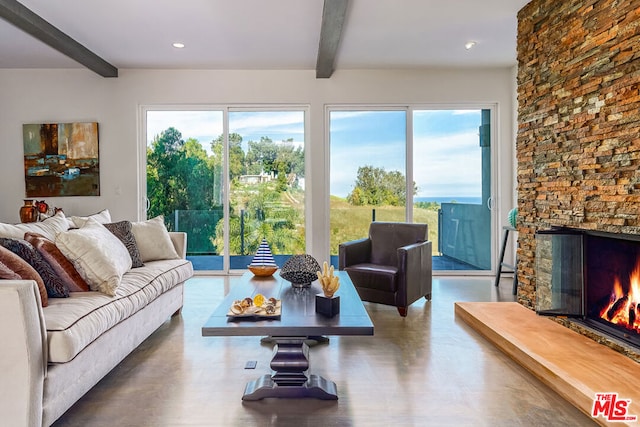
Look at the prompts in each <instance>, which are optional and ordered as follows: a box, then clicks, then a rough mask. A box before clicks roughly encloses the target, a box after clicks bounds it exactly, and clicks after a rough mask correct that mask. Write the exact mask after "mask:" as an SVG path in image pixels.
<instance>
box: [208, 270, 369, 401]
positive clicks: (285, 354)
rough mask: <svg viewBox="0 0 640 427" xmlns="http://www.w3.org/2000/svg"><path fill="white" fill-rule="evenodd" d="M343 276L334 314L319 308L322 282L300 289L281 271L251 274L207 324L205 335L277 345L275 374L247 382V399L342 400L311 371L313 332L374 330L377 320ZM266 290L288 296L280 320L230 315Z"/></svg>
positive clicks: (328, 383) (342, 274) (283, 298)
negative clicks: (309, 341)
mask: <svg viewBox="0 0 640 427" xmlns="http://www.w3.org/2000/svg"><path fill="white" fill-rule="evenodd" d="M336 274H337V275H338V276H339V277H340V289H339V290H338V292H337V293H336V295H339V296H340V313H339V314H338V315H336V316H334V317H332V318H328V317H325V316H323V315H321V314H318V313H316V311H315V296H316V294H321V293H322V289H321V287H320V285H319V284H318V281H317V280H316V281H315V282H313V283H312V285H311V287H310V288H294V287H292V286H291V283H289V282H287V281H286V280H284V279H283V278H281V277H280V276H279V274H278V272H276V273H275V274H274V275H273V276H271V277H266V278H264V277H254V276H253V274H252V273H250V272H247V273H245V274H244V275H243V276H242V278H241V279H240V281H239V283H237V284H236V285H235V286H232V287H231V290H230V292H229V295H227V297H226V298H225V299H224V301H223V302H222V303H221V304H220V306H218V308H216V310H215V311H214V312H213V314H212V315H211V317H210V318H209V320H207V322H206V323H205V324H204V326H203V327H202V336H205V337H210V336H252V335H255V336H265V335H267V336H270V337H272V339H273V341H274V342H275V345H276V348H275V351H274V356H273V358H272V359H271V369H272V370H273V371H274V372H273V374H266V375H263V376H262V377H260V378H258V379H256V380H254V381H251V382H249V383H248V384H247V386H246V387H245V391H244V395H243V396H242V400H260V399H264V398H267V397H313V398H318V399H325V400H336V399H338V391H337V388H336V385H335V383H334V382H333V381H330V380H328V379H325V378H323V377H321V376H319V375H314V374H309V375H307V371H308V370H309V347H308V346H307V344H306V343H305V340H306V339H307V337H310V336H322V335H373V323H372V322H371V319H370V318H369V315H368V314H367V311H366V310H365V308H364V306H363V305H362V301H361V300H360V297H359V296H358V293H357V291H356V289H355V288H354V286H353V283H351V280H350V279H349V276H348V275H347V274H346V273H345V272H342V271H340V272H336ZM258 293H260V294H262V295H264V296H265V297H266V298H269V297H274V298H277V299H280V300H281V301H282V310H281V316H280V319H269V320H247V319H236V318H230V317H228V316H227V313H228V312H229V308H230V307H231V305H232V303H233V301H235V300H239V299H243V298H245V297H248V296H249V297H253V296H254V295H256V294H258Z"/></svg>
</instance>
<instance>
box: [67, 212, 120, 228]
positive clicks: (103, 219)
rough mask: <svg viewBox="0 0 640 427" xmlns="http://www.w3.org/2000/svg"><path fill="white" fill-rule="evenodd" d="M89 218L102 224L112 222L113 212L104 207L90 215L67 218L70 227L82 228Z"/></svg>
mask: <svg viewBox="0 0 640 427" xmlns="http://www.w3.org/2000/svg"><path fill="white" fill-rule="evenodd" d="M89 218H93V219H95V220H96V221H98V222H99V223H100V224H108V223H110V222H111V213H110V212H109V209H103V210H101V211H100V212H98V213H94V214H91V215H89V216H70V217H68V218H67V220H69V228H81V227H82V226H83V225H84V223H85V222H87V220H88V219H89Z"/></svg>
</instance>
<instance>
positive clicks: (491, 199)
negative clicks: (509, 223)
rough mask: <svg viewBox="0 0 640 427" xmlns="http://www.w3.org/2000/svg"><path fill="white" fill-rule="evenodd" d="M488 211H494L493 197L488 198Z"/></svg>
mask: <svg viewBox="0 0 640 427" xmlns="http://www.w3.org/2000/svg"><path fill="white" fill-rule="evenodd" d="M487 209H489V210H490V211H492V210H493V197H489V198H487Z"/></svg>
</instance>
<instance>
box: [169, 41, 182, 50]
mask: <svg viewBox="0 0 640 427" xmlns="http://www.w3.org/2000/svg"><path fill="white" fill-rule="evenodd" d="M171 46H173V47H175V48H176V49H182V48H183V47H184V43H178V42H176V43H173V44H172V45H171Z"/></svg>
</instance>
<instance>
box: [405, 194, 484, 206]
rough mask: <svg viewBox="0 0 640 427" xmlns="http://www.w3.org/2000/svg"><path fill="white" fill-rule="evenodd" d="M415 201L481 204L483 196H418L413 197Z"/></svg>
mask: <svg viewBox="0 0 640 427" xmlns="http://www.w3.org/2000/svg"><path fill="white" fill-rule="evenodd" d="M413 201H414V202H437V203H451V202H456V203H469V204H474V205H479V204H481V202H482V197H461V196H457V197H453V196H451V197H416V198H414V199H413Z"/></svg>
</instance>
